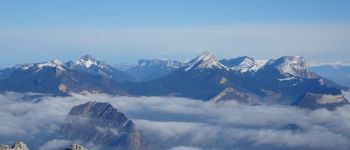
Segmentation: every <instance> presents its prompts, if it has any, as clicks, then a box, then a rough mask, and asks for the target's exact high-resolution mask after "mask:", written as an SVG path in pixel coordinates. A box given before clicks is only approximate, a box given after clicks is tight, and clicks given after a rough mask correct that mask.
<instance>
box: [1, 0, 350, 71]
mask: <svg viewBox="0 0 350 150" xmlns="http://www.w3.org/2000/svg"><path fill="white" fill-rule="evenodd" d="M349 8H350V1H348V0H289V1H287V0H264V1H261V0H256V1H253V0H241V1H235V0H210V1H209V0H173V1H165V0H147V1H141V0H139V1H136V0H128V1H118V0H113V1H112V0H110V1H108V0H100V1H89V0H56V1H54V0H32V1H20V0H1V1H0V52H1V55H0V67H6V66H11V65H14V64H19V63H26V62H38V61H47V60H50V59H53V58H58V59H61V60H64V61H66V60H70V59H76V58H78V57H80V56H81V55H84V54H91V55H93V56H95V57H97V58H98V59H101V60H104V61H107V62H109V63H123V62H124V63H136V60H137V59H138V58H155V57H166V58H171V59H179V60H185V59H187V58H191V57H194V56H195V55H197V54H198V53H200V52H202V51H210V52H212V53H213V54H214V55H216V56H217V57H219V58H229V57H237V56H241V55H248V56H252V57H256V58H269V57H278V56H281V55H303V56H305V57H306V58H307V60H309V62H310V63H315V62H334V61H344V62H347V60H348V57H349V56H350V9H349Z"/></svg>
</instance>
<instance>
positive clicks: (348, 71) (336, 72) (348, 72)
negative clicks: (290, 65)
mask: <svg viewBox="0 0 350 150" xmlns="http://www.w3.org/2000/svg"><path fill="white" fill-rule="evenodd" d="M310 69H311V70H312V71H314V72H316V73H317V74H319V75H321V76H323V77H325V78H328V79H330V80H332V81H334V82H336V83H337V84H340V85H343V86H346V87H350V66H348V65H322V66H313V67H310Z"/></svg>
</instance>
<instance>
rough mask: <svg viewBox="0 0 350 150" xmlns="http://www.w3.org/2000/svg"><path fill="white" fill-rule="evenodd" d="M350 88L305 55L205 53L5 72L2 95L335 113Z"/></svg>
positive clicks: (25, 67) (82, 60)
mask: <svg viewBox="0 0 350 150" xmlns="http://www.w3.org/2000/svg"><path fill="white" fill-rule="evenodd" d="M347 89H348V88H347V87H345V86H342V85H338V84H337V83H335V82H333V81H331V80H329V79H327V78H324V77H322V76H320V75H318V74H316V73H315V72H313V71H311V70H310V69H309V67H307V64H306V60H305V59H304V58H303V57H301V56H283V57H280V58H277V59H269V60H256V59H254V58H251V57H247V56H243V57H238V58H231V59H222V60H219V59H217V58H216V57H215V56H214V55H212V54H210V53H209V52H203V53H202V54H200V55H198V56H197V57H195V58H194V59H192V60H190V61H187V62H179V61H174V60H166V59H154V60H140V61H139V63H138V65H135V66H132V67H129V68H127V69H124V71H120V70H119V69H117V68H115V67H113V66H112V65H107V64H105V63H103V62H101V61H98V60H96V59H94V58H92V57H91V56H89V55H86V56H83V57H81V58H80V59H78V60H75V61H69V62H67V63H64V62H61V61H59V60H52V61H49V62H44V63H33V64H24V65H18V66H15V67H11V68H6V69H3V70H1V71H0V91H2V92H6V91H16V92H35V93H47V94H52V95H62V96H65V95H70V94H71V93H82V92H90V93H107V94H117V95H125V96H176V97H187V98H193V99H198V100H203V101H215V102H220V101H226V100H237V101H240V102H242V103H248V104H284V105H296V106H300V107H304V108H311V109H316V108H320V107H326V108H328V109H334V107H335V106H339V105H344V104H348V101H347V100H346V99H345V98H344V96H343V95H342V92H341V90H347Z"/></svg>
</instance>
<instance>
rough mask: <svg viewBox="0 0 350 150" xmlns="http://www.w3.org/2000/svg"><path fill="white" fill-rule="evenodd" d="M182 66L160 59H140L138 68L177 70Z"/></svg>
mask: <svg viewBox="0 0 350 150" xmlns="http://www.w3.org/2000/svg"><path fill="white" fill-rule="evenodd" d="M182 66H183V63H181V62H179V61H174V60H169V59H166V58H161V59H140V60H139V62H138V67H165V68H173V69H178V68H181V67H182Z"/></svg>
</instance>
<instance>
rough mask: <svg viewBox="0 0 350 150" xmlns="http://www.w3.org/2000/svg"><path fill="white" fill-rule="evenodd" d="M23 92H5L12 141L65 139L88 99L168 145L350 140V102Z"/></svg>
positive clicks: (306, 144) (5, 124)
mask: <svg viewBox="0 0 350 150" xmlns="http://www.w3.org/2000/svg"><path fill="white" fill-rule="evenodd" d="M23 96H24V95H23V94H16V93H8V94H4V95H0V104H1V105H0V122H1V124H0V140H1V141H4V142H6V143H4V144H8V143H11V141H13V140H18V138H20V139H24V140H25V142H26V141H28V142H29V143H30V142H31V143H34V144H40V142H39V141H36V139H37V138H36V137H38V136H42V137H48V141H51V142H48V141H46V142H44V143H42V142H41V145H43V144H45V143H46V146H50V145H51V146H52V145H55V143H56V144H57V143H58V144H59V143H62V141H57V140H56V141H55V140H54V139H52V138H50V135H53V134H56V132H57V131H58V130H59V128H60V125H61V124H63V123H64V122H65V115H66V114H67V113H68V112H69V110H70V108H71V107H73V106H75V105H78V104H81V103H85V102H87V101H103V102H109V103H111V104H112V105H113V106H114V107H116V108H117V109H118V110H120V111H121V112H124V113H125V114H126V115H127V116H128V117H129V118H130V119H132V120H133V121H134V122H135V123H136V125H137V127H138V128H139V129H140V130H141V131H142V133H143V134H145V136H148V137H151V138H152V141H157V142H158V143H160V144H161V145H162V144H164V145H165V147H166V148H172V147H178V148H188V147H190V148H191V147H193V148H203V149H214V148H219V149H220V148H223V149H225V148H228V147H231V148H232V147H234V148H243V149H257V148H260V149H264V148H265V149H271V148H275V149H276V148H281V149H285V148H290V149H295V148H297V149H298V148H305V149H346V148H347V146H350V143H348V142H347V141H349V140H350V116H349V115H348V114H350V106H344V107H340V108H338V109H336V110H335V111H328V110H326V109H318V110H314V111H312V110H306V109H300V108H296V107H291V106H247V105H242V104H238V103H235V102H225V103H217V104H214V103H212V102H202V101H198V100H191V99H186V98H173V97H120V96H115V97H114V96H109V95H104V94H87V95H73V96H72V97H49V96H45V97H42V98H40V99H41V101H35V102H34V101H21V99H23V98H22V97H23ZM287 124H297V125H299V126H300V127H301V128H302V131H291V130H285V129H282V128H283V127H284V126H285V125H287ZM43 135H45V136H43ZM47 142H48V143H47ZM92 145H93V144H89V146H92ZM184 145H185V146H188V147H183V146H184ZM44 146H45V145H44ZM86 147H87V146H86Z"/></svg>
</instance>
